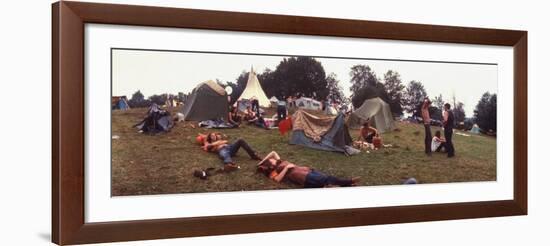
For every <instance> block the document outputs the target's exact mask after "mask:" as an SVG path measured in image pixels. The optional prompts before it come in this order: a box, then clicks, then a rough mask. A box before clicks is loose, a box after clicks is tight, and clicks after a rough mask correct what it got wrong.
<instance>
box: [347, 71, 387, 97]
mask: <svg viewBox="0 0 550 246" xmlns="http://www.w3.org/2000/svg"><path fill="white" fill-rule="evenodd" d="M349 74H350V77H351V87H350V88H349V89H350V91H351V97H352V98H353V97H355V95H356V94H357V92H358V91H359V90H360V89H362V88H364V87H367V86H370V87H376V86H377V84H378V83H380V81H379V79H378V77H376V74H375V73H374V71H373V70H372V69H371V68H370V67H369V66H368V65H355V66H353V67H351V71H350V72H349Z"/></svg>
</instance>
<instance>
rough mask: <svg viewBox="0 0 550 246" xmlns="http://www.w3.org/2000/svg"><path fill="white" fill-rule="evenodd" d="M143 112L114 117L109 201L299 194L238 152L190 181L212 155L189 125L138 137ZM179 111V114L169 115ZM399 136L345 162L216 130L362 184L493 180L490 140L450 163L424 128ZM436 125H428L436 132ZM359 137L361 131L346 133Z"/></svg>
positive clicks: (272, 137) (214, 160)
mask: <svg viewBox="0 0 550 246" xmlns="http://www.w3.org/2000/svg"><path fill="white" fill-rule="evenodd" d="M145 111H146V110H145V109H131V110H128V111H113V114H112V116H113V117H112V134H113V135H117V136H119V137H120V138H119V139H113V140H112V157H111V158H112V187H111V189H112V195H113V196H121V195H146V194H169V193H188V192H214V191H243V190H267V189H289V188H299V187H298V186H296V185H294V184H291V183H284V182H283V183H276V182H274V181H271V180H269V179H268V178H266V177H264V176H262V175H260V174H258V173H256V172H255V170H256V169H255V164H256V161H253V160H250V158H249V157H248V156H247V155H246V152H244V151H243V150H241V151H240V152H239V154H238V155H237V157H235V160H236V162H237V163H238V164H239V165H240V166H241V169H240V170H238V171H235V172H232V173H226V174H221V175H215V176H212V177H209V179H208V180H201V179H198V178H195V177H193V175H192V174H193V171H194V170H196V169H204V168H207V167H221V160H220V159H219V158H218V156H217V155H216V154H213V153H206V152H204V151H202V150H201V149H200V147H199V145H197V144H196V143H195V137H196V136H197V134H198V133H206V132H207V131H206V130H205V129H200V128H193V127H191V124H193V122H185V123H183V122H179V123H178V124H177V125H176V126H175V127H174V128H173V129H172V131H170V132H168V133H164V134H159V135H155V136H151V135H144V134H140V133H138V132H137V130H136V129H135V128H132V125H133V124H135V123H137V122H139V121H140V120H141V119H142V117H143V115H144V113H145ZM173 112H177V109H173ZM397 126H398V129H399V131H393V132H388V133H384V134H383V135H382V138H383V142H384V144H392V145H393V146H394V147H393V148H386V149H380V150H376V151H372V150H371V151H370V153H367V152H365V151H363V152H362V153H361V154H359V155H355V156H351V157H346V156H345V155H343V154H340V153H334V152H324V151H318V150H313V149H308V148H304V147H301V146H295V145H289V144H288V135H287V136H281V135H280V134H279V132H278V131H277V130H271V131H267V130H263V129H259V128H257V127H254V126H241V128H237V129H227V130H220V132H223V133H224V134H226V135H227V136H229V138H230V141H232V140H235V139H237V138H243V139H245V140H246V141H248V142H249V143H250V144H251V146H252V147H253V148H254V149H255V150H256V151H257V152H259V153H260V154H261V155H265V154H267V153H269V152H270V151H271V150H275V151H277V152H278V153H279V154H281V156H282V157H283V158H284V159H286V160H289V161H291V162H293V163H296V164H299V165H307V166H311V167H313V168H315V169H317V170H320V171H322V172H325V173H327V174H331V175H335V176H338V177H352V176H361V182H360V185H393V184H400V183H402V181H403V179H405V178H409V177H414V178H416V179H417V180H418V181H419V182H420V183H447V182H468V181H490V180H496V139H495V138H494V137H487V136H477V135H472V136H468V137H467V136H460V135H457V134H455V135H454V143H455V149H456V157H455V158H447V156H446V155H445V154H440V153H434V154H433V155H432V156H431V157H428V156H426V155H425V154H424V152H423V148H424V147H423V143H424V142H423V139H424V130H423V127H422V126H421V125H417V124H409V123H397ZM435 130H436V127H432V132H435ZM350 133H351V134H352V136H353V137H354V139H355V138H357V136H358V131H357V130H351V132H350Z"/></svg>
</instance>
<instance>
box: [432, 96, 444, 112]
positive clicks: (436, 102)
mask: <svg viewBox="0 0 550 246" xmlns="http://www.w3.org/2000/svg"><path fill="white" fill-rule="evenodd" d="M432 105H433V106H434V107H436V108H438V109H439V110H440V111H441V112H443V111H444V110H445V109H444V107H445V101H444V100H443V96H442V95H441V94H439V96H436V97H435V98H434V99H432Z"/></svg>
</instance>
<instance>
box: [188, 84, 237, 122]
mask: <svg viewBox="0 0 550 246" xmlns="http://www.w3.org/2000/svg"><path fill="white" fill-rule="evenodd" d="M181 112H182V113H183V120H193V121H203V120H215V119H225V118H226V117H227V115H228V113H229V102H228V100H227V92H226V91H225V90H224V88H222V87H221V86H220V85H218V83H216V82H214V81H212V80H208V81H206V82H203V83H200V84H199V85H197V86H196V87H195V89H193V92H191V95H189V97H188V98H187V100H186V102H185V105H184V106H183V109H182V111H181Z"/></svg>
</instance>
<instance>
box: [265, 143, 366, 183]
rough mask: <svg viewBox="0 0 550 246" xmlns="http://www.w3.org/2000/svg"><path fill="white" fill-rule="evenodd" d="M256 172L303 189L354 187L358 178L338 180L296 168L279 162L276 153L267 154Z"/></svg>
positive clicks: (293, 165) (282, 161) (305, 168)
mask: <svg viewBox="0 0 550 246" xmlns="http://www.w3.org/2000/svg"><path fill="white" fill-rule="evenodd" d="M257 171H258V172H260V173H263V174H264V175H265V176H267V177H269V178H270V179H273V180H275V181H276V182H281V181H282V180H283V179H285V178H286V179H288V180H289V181H291V182H293V183H296V184H299V185H303V186H304V188H323V187H331V186H355V185H356V184H357V182H359V177H355V178H351V179H340V178H336V177H334V176H330V175H327V174H324V173H322V172H319V171H317V170H314V169H313V168H310V167H306V166H298V165H296V164H293V163H290V162H288V161H284V160H281V157H280V156H279V155H278V154H277V152H275V151H272V152H271V153H269V154H268V155H267V156H266V157H265V158H264V159H263V160H262V161H261V162H260V163H259V164H258V168H257Z"/></svg>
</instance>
